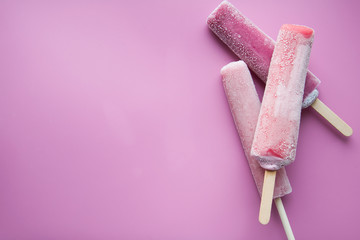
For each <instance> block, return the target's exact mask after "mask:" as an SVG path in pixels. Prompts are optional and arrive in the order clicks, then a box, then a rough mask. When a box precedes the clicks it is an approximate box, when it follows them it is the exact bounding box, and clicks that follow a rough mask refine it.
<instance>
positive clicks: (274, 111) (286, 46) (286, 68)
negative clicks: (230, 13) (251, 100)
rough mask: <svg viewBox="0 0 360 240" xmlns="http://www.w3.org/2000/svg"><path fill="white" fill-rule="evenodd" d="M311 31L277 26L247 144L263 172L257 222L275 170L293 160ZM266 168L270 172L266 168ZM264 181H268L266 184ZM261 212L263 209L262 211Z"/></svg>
mask: <svg viewBox="0 0 360 240" xmlns="http://www.w3.org/2000/svg"><path fill="white" fill-rule="evenodd" d="M313 39H314V31H313V30H312V29H311V28H308V27H305V26H299V25H291V24H284V25H283V26H281V28H280V31H279V35H278V38H277V42H276V45H275V49H274V52H273V55H272V58H271V63H270V68H269V74H268V79H267V84H266V87H265V92H264V97H263V101H262V104H261V109H260V113H259V118H258V122H257V125H256V130H255V134H254V140H253V143H252V146H251V156H252V157H255V158H256V159H257V160H258V161H259V163H260V166H261V167H262V168H264V169H266V171H265V176H264V186H263V194H262V202H261V206H260V218H259V220H260V222H262V223H266V221H267V220H268V219H270V212H269V209H268V208H270V210H271V200H272V196H271V197H270V196H268V195H267V194H266V193H267V191H268V193H269V194H270V195H272V194H273V190H274V189H273V184H274V181H275V177H276V170H279V169H280V168H282V167H283V166H286V165H288V164H290V163H292V162H293V161H294V160H295V155H296V146H297V141H298V135H299V127H300V117H301V105H302V99H303V95H304V86H305V78H306V74H307V68H308V64H309V58H310V52H311V46H312V43H313ZM268 170H270V171H268ZM267 184H269V185H268V186H267ZM263 211H265V212H263Z"/></svg>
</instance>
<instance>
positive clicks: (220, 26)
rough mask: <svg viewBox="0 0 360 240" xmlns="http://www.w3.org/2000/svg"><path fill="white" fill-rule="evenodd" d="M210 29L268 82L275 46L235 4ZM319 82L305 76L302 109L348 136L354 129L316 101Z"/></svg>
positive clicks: (215, 16) (216, 15)
mask: <svg viewBox="0 0 360 240" xmlns="http://www.w3.org/2000/svg"><path fill="white" fill-rule="evenodd" d="M207 24H208V25H209V28H210V29H211V30H212V31H213V32H214V33H215V34H216V35H217V36H218V37H219V38H220V39H221V40H222V41H223V42H224V43H225V44H226V45H227V46H228V47H229V48H230V49H231V50H232V51H233V52H234V53H235V54H236V55H237V56H238V57H239V58H240V59H241V60H243V61H244V62H245V63H246V64H247V65H248V67H249V68H250V69H251V70H252V71H253V72H254V73H255V74H256V75H257V76H258V77H259V78H260V79H261V80H262V81H264V82H266V80H267V75H268V70H269V66H270V60H271V56H272V53H273V51H274V45H275V42H274V40H273V39H271V38H270V37H269V36H268V35H266V34H265V33H264V32H263V31H262V30H260V29H259V28H258V27H257V26H255V25H254V24H253V23H252V22H251V21H250V20H249V19H248V18H246V17H245V16H244V15H242V14H241V13H240V12H239V10H237V9H236V8H235V7H234V6H233V5H232V4H230V3H229V2H227V1H224V2H222V3H221V4H220V5H219V6H218V7H217V8H216V9H215V10H214V11H213V12H212V13H211V14H210V15H209V16H208V18H207ZM319 83H320V80H319V79H318V78H317V77H316V76H315V75H314V74H312V73H311V72H310V71H308V72H307V75H306V83H305V89H304V99H303V103H302V107H303V108H306V107H308V106H310V105H311V106H312V107H313V108H314V109H315V110H316V111H317V112H319V113H320V114H321V115H322V116H323V117H324V118H325V119H327V120H328V121H329V122H330V123H331V124H332V125H333V126H334V127H335V128H337V129H338V130H339V131H340V132H341V133H342V134H344V135H345V136H350V135H352V132H353V131H352V129H351V127H350V126H348V125H347V124H346V123H345V122H344V121H343V120H342V119H341V118H339V117H338V116H337V115H336V114H335V113H334V112H332V111H331V110H330V109H329V108H328V107H327V106H326V105H325V104H324V103H322V102H321V101H320V100H319V99H318V98H317V97H318V95H319V92H318V90H316V87H317V86H318V85H319Z"/></svg>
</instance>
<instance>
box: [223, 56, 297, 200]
mask: <svg viewBox="0 0 360 240" xmlns="http://www.w3.org/2000/svg"><path fill="white" fill-rule="evenodd" d="M221 75H222V78H223V85H224V90H225V94H226V97H227V99H228V103H229V107H230V110H231V113H232V116H233V119H234V122H235V126H236V129H237V131H238V133H239V136H240V140H241V143H242V146H243V149H244V153H245V156H246V158H247V160H248V163H249V166H250V170H251V173H252V175H253V178H254V180H255V184H256V187H257V189H258V191H259V193H260V195H261V191H262V188H263V180H264V172H265V170H264V169H263V168H262V167H261V166H260V165H259V163H258V161H257V160H256V159H255V158H254V157H251V156H250V151H251V144H252V142H253V138H254V133H255V128H256V123H257V120H258V116H259V112H260V106H261V104H260V100H259V97H258V95H257V93H256V90H255V86H254V82H253V80H252V78H251V75H250V71H249V69H248V68H247V66H246V63H245V62H243V61H241V60H240V61H237V62H232V63H229V64H228V65H226V66H224V67H223V68H222V69H221ZM291 191H292V189H291V185H290V182H289V179H288V177H287V175H286V171H285V169H284V168H282V169H280V170H279V171H278V172H277V177H276V182H275V189H274V198H279V197H283V196H285V195H287V194H289V193H290V192H291Z"/></svg>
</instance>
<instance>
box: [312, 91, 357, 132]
mask: <svg viewBox="0 0 360 240" xmlns="http://www.w3.org/2000/svg"><path fill="white" fill-rule="evenodd" d="M311 107H312V108H314V109H315V110H316V111H317V112H318V113H319V114H320V115H321V116H323V117H324V118H325V119H326V120H328V121H329V122H330V123H331V125H333V126H334V127H335V128H336V129H337V130H339V131H340V132H341V133H342V134H343V135H345V136H346V137H349V136H351V135H352V134H353V130H352V128H351V127H350V126H349V125H347V124H346V122H344V120H342V119H341V118H340V117H339V116H338V115H336V114H335V113H334V112H333V111H331V109H330V108H328V107H327V106H326V105H325V104H324V103H323V102H322V101H320V99H318V98H317V99H316V100H315V102H314V103H313V104H312V105H311Z"/></svg>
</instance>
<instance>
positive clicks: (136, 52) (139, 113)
mask: <svg viewBox="0 0 360 240" xmlns="http://www.w3.org/2000/svg"><path fill="white" fill-rule="evenodd" d="M50 2H51V3H50ZM231 2H232V3H233V4H234V5H235V6H236V7H237V8H239V9H240V10H241V11H242V12H243V13H244V14H245V15H246V16H248V17H249V18H250V19H252V20H253V21H254V22H255V23H256V24H257V25H258V26H260V27H261V28H262V29H263V30H264V31H265V32H266V33H268V34H269V35H270V36H272V37H273V38H276V36H277V32H278V29H279V28H280V26H281V24H283V23H296V24H303V25H308V26H310V27H312V28H314V29H315V31H316V36H315V41H314V45H313V51H312V55H311V59H310V69H311V70H312V71H313V72H314V73H315V74H316V75H317V76H318V77H319V78H320V79H321V80H322V83H321V85H320V87H319V91H320V99H321V100H323V101H324V102H325V103H326V104H327V105H328V106H329V107H330V108H332V109H333V110H334V111H335V112H336V113H337V114H338V115H339V116H341V117H342V118H343V119H344V120H346V122H348V123H349V124H350V125H351V126H352V127H353V129H354V135H353V136H352V137H350V138H348V139H347V138H344V137H342V136H341V135H339V134H338V132H336V131H335V130H334V129H333V128H332V127H331V126H329V125H328V124H327V123H326V122H325V121H323V119H322V118H321V117H319V116H318V115H317V114H316V113H315V111H314V110H312V109H307V110H305V111H303V115H302V121H301V130H300V138H299V145H298V152H297V160H296V161H295V163H294V164H292V165H290V166H289V167H287V171H288V175H289V178H290V181H291V183H292V187H293V193H292V194H290V195H288V196H286V197H284V198H283V202H284V205H285V208H286V210H287V213H288V216H289V219H290V222H291V224H292V227H293V231H294V234H295V237H296V238H297V239H359V238H360V230H359V227H358V223H359V214H360V206H359V202H360V187H359V181H360V180H359V177H358V175H359V173H360V161H359V141H360V138H359V132H360V129H359V127H360V121H359V115H360V114H359V110H358V109H359V102H360V94H359V92H358V89H359V87H360V83H359V82H360V81H359V80H360V74H359V68H360V65H359V64H360V62H359V56H360V47H359V38H360V31H359V26H358V24H359V22H360V15H359V14H358V12H359V10H360V4H359V2H358V1H340V0H339V1H314V0H306V1H305V0H304V1H298V2H297V3H296V6H295V4H294V2H292V1H285V0H284V1H258V0H253V1H244V0H242V1H241V0H233V1H231ZM219 3H220V1H215V0H203V1H199V0H198V1H194V0H191V1H190V0H183V1H159V0H152V1H25V0H24V1H10V0H9V1H1V2H0V35H1V37H0V112H1V113H0V239H6V240H7V239H18V240H22V239H134V240H142V239H158V240H163V239H166V240H168V239H179V240H183V239H196V240H199V239H207V240H211V239H229V240H231V239H234V240H235V239H285V238H286V237H285V234H284V231H283V229H282V225H281V222H280V219H279V217H278V214H277V212H276V211H275V209H274V211H273V213H272V219H271V222H270V223H269V224H268V225H267V226H262V225H261V224H260V223H259V222H258V220H257V216H258V208H259V204H260V199H259V196H258V193H257V191H256V188H255V185H254V182H253V179H252V177H251V174H250V171H249V167H248V165H247V162H246V160H245V158H244V154H243V151H242V148H241V145H240V140H239V137H238V135H237V133H236V130H235V126H234V123H233V120H232V117H231V114H230V110H229V108H228V105H227V102H226V98H225V94H224V92H223V88H222V85H221V79H220V73H219V71H220V68H221V67H222V66H224V65H225V64H227V63H229V62H230V61H234V60H237V57H236V56H235V55H234V54H233V53H232V52H230V51H229V50H228V49H226V48H225V46H224V45H223V44H222V43H221V42H220V41H219V40H217V39H216V37H215V36H214V35H213V34H212V33H211V32H210V31H209V29H208V28H207V25H206V17H207V16H208V15H209V14H210V12H211V11H212V10H213V9H214V8H215V7H216V6H217V5H218V4H219ZM255 81H256V84H257V87H258V90H259V93H260V94H261V93H262V92H263V84H262V83H260V81H258V79H256V80H255Z"/></svg>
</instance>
